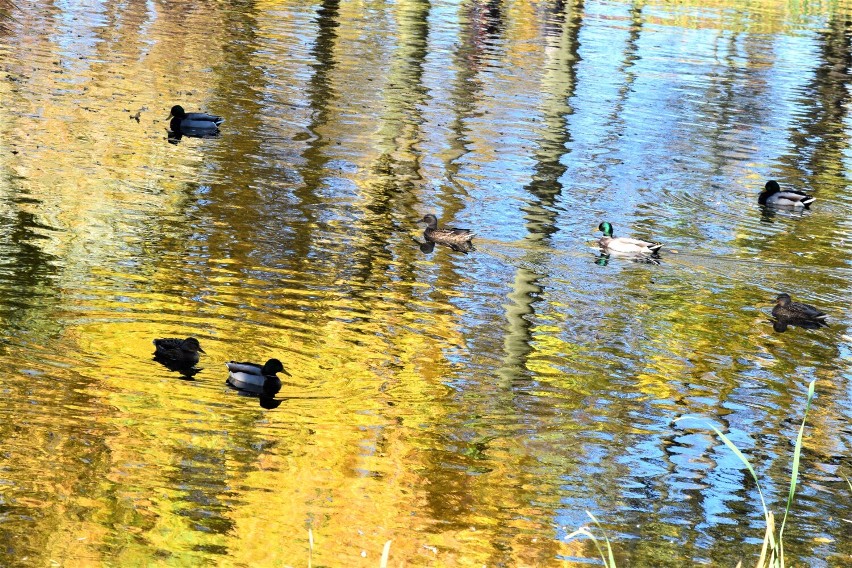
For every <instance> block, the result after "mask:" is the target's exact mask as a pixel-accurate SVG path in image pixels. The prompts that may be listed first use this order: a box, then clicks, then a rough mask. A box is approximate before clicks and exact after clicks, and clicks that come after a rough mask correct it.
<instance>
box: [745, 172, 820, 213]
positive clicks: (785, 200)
mask: <svg viewBox="0 0 852 568" xmlns="http://www.w3.org/2000/svg"><path fill="white" fill-rule="evenodd" d="M815 200H816V197H814V196H813V195H808V194H807V193H805V192H803V191H796V190H793V189H785V190H784V191H781V186H780V185H778V182H777V181H775V180H774V179H771V180H769V181H768V182H766V186H765V187H764V189H763V191H761V192H760V196H759V197H758V198H757V202H758V203H759V204H761V205H774V206H777V207H804V208H805V209H808V208H809V207H810V205H811V203H813V202H814V201H815Z"/></svg>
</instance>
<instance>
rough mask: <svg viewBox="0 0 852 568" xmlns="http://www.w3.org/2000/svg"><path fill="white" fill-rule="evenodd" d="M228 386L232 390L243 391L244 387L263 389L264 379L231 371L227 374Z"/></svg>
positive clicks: (259, 376)
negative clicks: (232, 388)
mask: <svg viewBox="0 0 852 568" xmlns="http://www.w3.org/2000/svg"><path fill="white" fill-rule="evenodd" d="M227 382H228V384H229V385H231V386H232V387H234V388H238V389H244V388H246V387H249V386H252V387H258V388H259V387H263V384H264V383H265V382H266V377H264V376H263V375H255V374H252V373H243V372H240V371H231V372H230V373H229V374H228V381H227Z"/></svg>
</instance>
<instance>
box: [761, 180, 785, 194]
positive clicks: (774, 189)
mask: <svg viewBox="0 0 852 568" xmlns="http://www.w3.org/2000/svg"><path fill="white" fill-rule="evenodd" d="M763 190H764V191H768V192H769V193H778V192H779V191H781V186H780V185H778V182H777V181H775V180H774V179H771V180H769V181H768V182H766V185H765V186H763Z"/></svg>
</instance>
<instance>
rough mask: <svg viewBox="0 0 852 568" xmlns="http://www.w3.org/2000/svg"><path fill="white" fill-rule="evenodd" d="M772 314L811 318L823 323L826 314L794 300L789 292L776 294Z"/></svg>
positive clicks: (791, 317) (788, 317)
mask: <svg viewBox="0 0 852 568" xmlns="http://www.w3.org/2000/svg"><path fill="white" fill-rule="evenodd" d="M772 315H773V316H774V317H776V318H778V319H791V320H811V321H818V322H822V323H825V318H827V317H828V314H827V313H825V312H824V311H822V310H819V309H817V308H815V307H813V306H811V305H809V304H802V303H800V302H794V301H793V299H792V298H790V294H783V293H782V294H778V297H777V298H776V299H775V307H774V308H772Z"/></svg>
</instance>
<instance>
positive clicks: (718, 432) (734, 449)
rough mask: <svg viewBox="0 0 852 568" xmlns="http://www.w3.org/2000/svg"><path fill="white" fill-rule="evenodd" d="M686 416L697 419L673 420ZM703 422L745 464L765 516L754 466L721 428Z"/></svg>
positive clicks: (765, 510)
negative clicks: (755, 487)
mask: <svg viewBox="0 0 852 568" xmlns="http://www.w3.org/2000/svg"><path fill="white" fill-rule="evenodd" d="M687 418H690V419H692V420H698V419H697V418H695V417H693V416H681V417H680V418H678V419H677V420H675V422H679V421H681V420H684V419H687ZM704 424H706V425H707V426H709V427H710V428H712V429H713V431H714V432H716V435H717V436H719V438H720V439H721V440H722V442H724V444H725V445H726V446H728V449H730V450H731V451H732V452H734V455H735V456H737V458H739V460H740V461H741V462H743V465H745V466H746V469H748V472H749V473H750V474H751V478H752V479H754V483H755V485H756V486H757V493H758V495H760V504H761V505H762V506H763V516H764V517H766V514H767V513H768V512H769V509H767V508H766V501H765V500H764V499H763V491H762V490H761V489H760V481H758V479H757V472H755V471H754V468H753V467H751V463H749V461H748V458H747V457H745V455H743V453H742V452H741V451H740V449H739V448H738V447H736V446H735V445H734V443H733V442H732V441H731V440H730V438H728V437H727V436H725V435H724V434H723V433H722V431H721V430H719V429H718V428H716V427H715V426H713V425H712V424H710V423H709V422H704Z"/></svg>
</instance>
